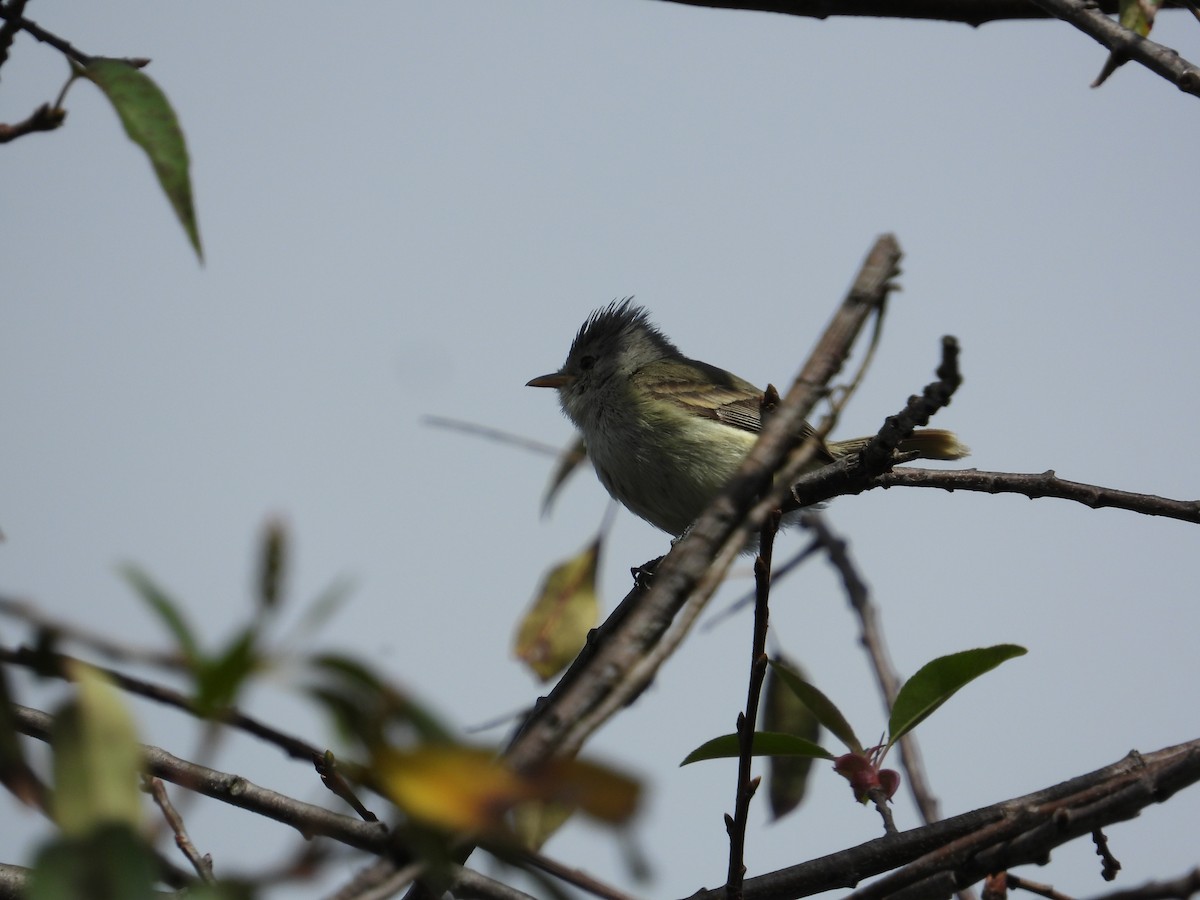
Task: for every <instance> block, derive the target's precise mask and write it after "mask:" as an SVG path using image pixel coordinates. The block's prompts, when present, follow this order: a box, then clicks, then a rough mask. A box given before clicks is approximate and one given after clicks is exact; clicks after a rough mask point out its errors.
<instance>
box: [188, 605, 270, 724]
mask: <svg viewBox="0 0 1200 900" xmlns="http://www.w3.org/2000/svg"><path fill="white" fill-rule="evenodd" d="M257 644H258V628H257V627H255V626H253V625H251V626H248V627H246V628H244V629H242V631H241V632H240V633H239V634H238V635H237V636H236V637H235V638H234V639H233V640H232V641H230V643H229V646H228V647H226V648H225V652H224V653H222V654H221V655H220V656H219V657H217V658H216V659H213V660H207V661H205V663H204V664H203V665H202V666H201V667H200V670H199V672H198V673H197V677H196V705H197V706H198V707H199V709H200V713H201V715H205V716H208V715H212V714H213V713H215V712H218V711H220V710H222V709H225V708H227V707H229V706H231V705H232V704H233V699H234V697H236V696H237V693H238V691H239V690H241V687H242V685H243V684H245V682H246V678H247V676H249V675H250V674H251V673H252V672H254V671H255V670H257V669H258V668H259V663H260V661H261V657H260V656H259V653H258V648H257Z"/></svg>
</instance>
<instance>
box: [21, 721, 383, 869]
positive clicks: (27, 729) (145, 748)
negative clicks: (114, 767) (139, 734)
mask: <svg viewBox="0 0 1200 900" xmlns="http://www.w3.org/2000/svg"><path fill="white" fill-rule="evenodd" d="M12 710H13V717H14V718H15V719H16V723H17V728H18V729H19V730H20V731H21V733H22V734H26V735H28V736H29V737H32V738H36V739H38V740H40V741H49V740H50V727H51V724H52V721H53V719H52V717H51V716H49V715H47V714H46V713H44V712H41V711H39V710H36V709H30V708H28V707H25V706H19V705H17V704H13V706H12ZM142 759H143V761H144V763H145V766H146V771H147V772H148V773H149V774H150V775H155V776H157V777H159V778H162V779H164V780H166V781H170V782H171V783H173V784H178V785H180V786H181V787H185V788H187V789H188V790H191V791H195V792H196V793H198V794H203V795H204V796H206V797H212V798H213V799H215V800H220V801H222V802H224V803H228V804H230V805H231V806H237V807H239V808H241V809H245V810H248V811H250V812H253V813H257V814H258V815H260V816H265V817H266V818H268V819H274V820H275V821H276V822H282V823H283V824H285V825H290V826H291V827H293V828H295V829H296V830H297V831H299V832H300V833H301V834H303V835H304V836H305V837H311V836H313V835H323V836H325V837H331V838H333V839H335V840H337V841H340V842H341V843H343V844H347V845H348V846H351V847H357V848H358V849H360V850H366V851H368V852H372V853H379V852H382V851H383V850H385V849H388V848H389V846H390V841H389V834H388V829H387V827H386V826H385V825H382V824H380V823H368V822H360V821H359V820H358V819H355V818H352V817H350V816H343V815H339V814H338V813H335V812H330V811H329V810H327V809H325V808H323V807H320V806H314V805H313V804H311V803H304V802H303V801H300V800H294V799H293V798H291V797H288V796H286V795H284V794H279V793H276V792H275V791H271V790H268V789H267V788H263V787H259V786H258V785H256V784H253V783H251V782H249V781H247V780H246V779H245V778H242V777H241V776H240V775H233V774H230V773H228V772H219V771H217V770H216V769H210V768H208V767H207V766H201V765H197V764H196V763H192V762H188V761H187V760H185V759H180V758H179V757H177V756H173V755H171V754H170V753H168V752H167V751H166V750H163V749H161V748H159V747H153V746H151V745H149V744H143V745H142Z"/></svg>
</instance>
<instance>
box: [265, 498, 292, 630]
mask: <svg viewBox="0 0 1200 900" xmlns="http://www.w3.org/2000/svg"><path fill="white" fill-rule="evenodd" d="M287 551H288V540H287V529H285V528H284V526H283V523H282V522H281V521H279V520H278V519H272V520H271V521H269V522H268V523H267V525H266V528H264V529H263V537H262V547H261V549H260V550H259V559H258V605H259V608H260V609H263V610H268V611H269V610H273V609H275V608H276V607H277V606H278V605H279V603H280V600H281V599H282V597H283V579H284V576H285V574H286V571H285V569H286V566H287Z"/></svg>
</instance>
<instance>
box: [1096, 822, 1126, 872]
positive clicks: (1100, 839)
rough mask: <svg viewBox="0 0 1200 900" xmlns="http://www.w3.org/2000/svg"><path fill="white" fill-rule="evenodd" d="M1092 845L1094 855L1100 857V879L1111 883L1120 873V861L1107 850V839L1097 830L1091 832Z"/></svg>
mask: <svg viewBox="0 0 1200 900" xmlns="http://www.w3.org/2000/svg"><path fill="white" fill-rule="evenodd" d="M1092 843H1093V844H1095V845H1096V855H1097V856H1098V857H1100V862H1101V865H1102V868H1101V870H1100V877H1101V878H1103V879H1104V880H1105V881H1112V880H1113V879H1114V878H1116V877H1117V873H1118V872H1120V871H1121V862H1120V860H1118V859H1117V858H1116V857H1115V856H1113V854H1112V851H1111V850H1109V849H1108V838H1107V837H1106V836H1105V834H1104V832H1103V831H1101V830H1100V829H1099V828H1097V829H1096V830H1095V831H1093V832H1092Z"/></svg>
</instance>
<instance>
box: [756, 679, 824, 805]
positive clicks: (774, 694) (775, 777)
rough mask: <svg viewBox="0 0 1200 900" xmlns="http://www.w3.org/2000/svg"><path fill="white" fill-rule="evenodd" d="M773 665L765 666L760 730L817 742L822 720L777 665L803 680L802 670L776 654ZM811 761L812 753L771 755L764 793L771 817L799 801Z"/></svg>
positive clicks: (805, 787) (798, 803) (806, 783)
mask: <svg viewBox="0 0 1200 900" xmlns="http://www.w3.org/2000/svg"><path fill="white" fill-rule="evenodd" d="M775 665H776V667H777V668H771V669H768V670H767V679H766V684H765V685H764V688H763V715H762V730H763V731H768V732H772V731H773V732H779V733H782V734H794V735H796V736H797V737H800V738H803V739H804V740H806V741H811V742H812V743H813V744H816V742H817V738H818V737H820V735H821V723H820V722H818V721H817V717H816V715H815V714H814V713H813V711H812V710H811V709H809V708H808V705H807V704H806V703H804V701H803V700H801V699H800V698H799V697H797V696H796V694H795V693H794V692H793V691H791V690H789V689H788V687H787V685H785V684H784V683H783V679H782V678H780V676H779V672H778V669H780V668H785V669H787V670H788V671H789V672H792V673H793V674H794V675H795V676H796V677H797V678H799V679H801V680H802V681H803V680H806V679H805V677H804V672H803V671H802V670H801V669H800V667H799V666H798V665H796V664H795V663H793V662H791V661H788V660H785V659H783V657H776V658H775ZM812 763H813V757H812V756H772V757H770V759H768V760H767V796H768V799H769V802H770V805H771V815H772V817H774V818H776V819H778V818H780V817H781V816H785V815H787V814H788V813H789V812H791V811H792V810H794V809H795V808H796V807H797V806H799V805H800V803H801V801H802V800H803V799H804V794H805V792H806V791H807V789H808V777H809V775H810V774H811V772H812Z"/></svg>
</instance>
